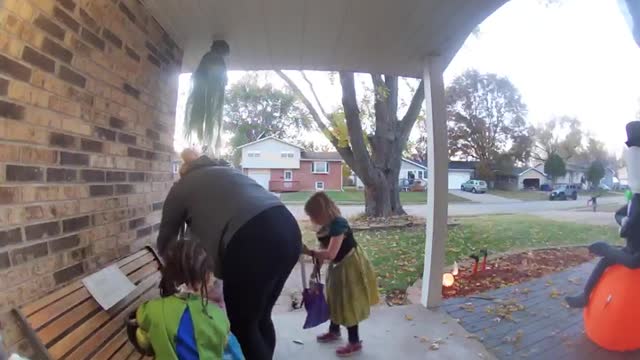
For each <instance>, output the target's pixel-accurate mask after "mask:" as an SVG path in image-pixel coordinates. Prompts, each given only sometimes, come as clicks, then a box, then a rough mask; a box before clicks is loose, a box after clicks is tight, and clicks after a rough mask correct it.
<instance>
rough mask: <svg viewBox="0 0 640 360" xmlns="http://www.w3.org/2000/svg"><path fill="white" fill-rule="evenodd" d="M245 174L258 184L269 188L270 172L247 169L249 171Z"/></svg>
mask: <svg viewBox="0 0 640 360" xmlns="http://www.w3.org/2000/svg"><path fill="white" fill-rule="evenodd" d="M247 175H249V177H250V178H252V179H253V180H254V181H255V182H257V183H258V184H260V186H262V187H263V188H265V189H267V190H269V180H271V173H270V172H264V171H255V170H249V173H248V174H247Z"/></svg>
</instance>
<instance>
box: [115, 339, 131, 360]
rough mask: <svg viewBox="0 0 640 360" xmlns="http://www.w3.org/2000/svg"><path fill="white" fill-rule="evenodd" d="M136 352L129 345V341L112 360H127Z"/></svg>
mask: <svg viewBox="0 0 640 360" xmlns="http://www.w3.org/2000/svg"><path fill="white" fill-rule="evenodd" d="M135 351H136V350H135V349H134V348H133V346H131V344H129V342H128V341H127V342H126V343H125V344H124V346H122V347H121V348H120V350H118V352H117V353H115V354H114V355H113V357H112V358H111V360H127V358H128V357H129V355H131V354H132V353H133V352H135Z"/></svg>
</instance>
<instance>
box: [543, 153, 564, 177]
mask: <svg viewBox="0 0 640 360" xmlns="http://www.w3.org/2000/svg"><path fill="white" fill-rule="evenodd" d="M544 172H545V173H546V174H547V175H549V176H551V179H552V180H553V182H555V181H556V180H557V179H558V178H559V177H562V176H564V175H565V174H566V173H567V167H566V165H565V163H564V160H562V157H560V155H558V154H551V155H549V157H548V158H547V161H546V162H545V163H544Z"/></svg>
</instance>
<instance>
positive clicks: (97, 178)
mask: <svg viewBox="0 0 640 360" xmlns="http://www.w3.org/2000/svg"><path fill="white" fill-rule="evenodd" d="M80 178H81V179H82V180H83V181H86V182H93V183H95V182H104V180H105V174H104V171H102V170H82V171H80Z"/></svg>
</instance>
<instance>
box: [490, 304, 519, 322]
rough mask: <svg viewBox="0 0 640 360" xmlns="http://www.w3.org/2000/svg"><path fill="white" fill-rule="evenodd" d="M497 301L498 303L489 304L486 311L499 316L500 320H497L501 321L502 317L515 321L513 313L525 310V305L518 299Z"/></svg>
mask: <svg viewBox="0 0 640 360" xmlns="http://www.w3.org/2000/svg"><path fill="white" fill-rule="evenodd" d="M496 302H497V304H496V305H494V306H488V307H487V308H486V312H487V313H488V314H491V315H496V316H497V319H498V320H497V321H496V322H500V320H502V319H504V320H509V321H514V319H513V313H515V312H518V311H524V309H525V306H524V305H522V304H520V303H518V302H517V301H516V300H513V299H510V300H506V301H496ZM494 321H495V319H494Z"/></svg>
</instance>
